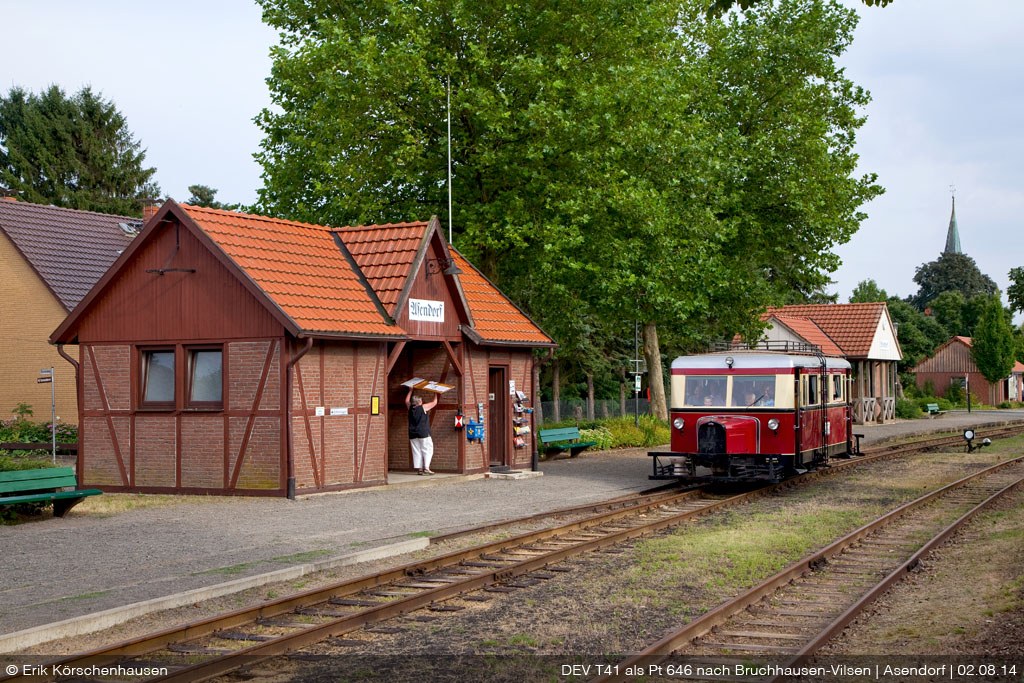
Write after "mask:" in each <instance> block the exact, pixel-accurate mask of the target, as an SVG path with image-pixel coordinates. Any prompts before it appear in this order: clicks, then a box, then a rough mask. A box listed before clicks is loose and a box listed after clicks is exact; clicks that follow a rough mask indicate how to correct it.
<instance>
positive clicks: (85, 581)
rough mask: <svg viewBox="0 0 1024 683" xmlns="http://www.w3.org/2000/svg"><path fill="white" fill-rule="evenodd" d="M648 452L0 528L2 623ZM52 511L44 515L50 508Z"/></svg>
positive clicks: (163, 589)
mask: <svg viewBox="0 0 1024 683" xmlns="http://www.w3.org/2000/svg"><path fill="white" fill-rule="evenodd" d="M1021 421H1024V411H980V412H975V413H973V414H971V415H968V414H967V413H966V412H964V413H958V412H952V413H948V414H946V415H943V416H941V417H938V418H935V419H932V420H914V421H907V422H896V423H892V424H887V425H876V426H863V427H857V431H858V432H859V433H863V434H864V435H865V437H864V440H863V443H864V444H865V445H870V444H873V443H879V442H884V441H887V440H892V439H899V438H906V437H907V436H911V435H914V434H923V433H934V432H944V431H945V432H948V431H960V430H961V429H963V428H964V427H968V426H973V427H982V426H985V425H993V424H1005V423H1008V422H1021ZM650 467H651V465H650V460H649V458H648V457H647V456H646V449H629V450H624V451H618V452H614V453H601V452H592V451H591V452H587V453H586V454H584V455H582V456H580V457H578V458H572V459H562V460H553V461H548V462H543V463H541V470H542V471H543V476H541V477H536V478H528V479H521V480H518V479H497V478H484V477H483V475H476V476H474V477H465V476H460V475H435V476H433V477H422V476H417V475H414V474H405V475H393V476H392V477H391V482H392V483H391V484H389V485H388V486H387V487H379V488H375V489H357V490H352V491H346V492H341V493H332V494H321V495H314V496H305V497H302V498H300V499H299V500H295V501H289V500H286V499H282V498H229V497H214V496H211V497H209V498H207V499H202V500H197V499H195V498H191V499H189V500H190V502H189V503H188V504H183V503H179V502H177V501H176V500H171V501H170V502H166V501H165V502H164V503H163V504H162V506H161V507H154V508H150V509H134V510H128V511H125V512H118V513H115V514H110V515H107V516H100V515H96V514H89V512H88V505H87V503H83V505H82V506H80V507H79V508H76V509H75V510H73V511H72V512H71V513H70V514H69V515H68V516H67V517H65V518H64V519H57V518H52V517H49V516H47V517H44V518H43V519H41V520H38V521H32V522H29V523H26V524H21V525H17V526H7V527H0V557H3V558H4V580H3V582H2V583H0V634H5V633H10V632H13V631H20V630H23V629H27V628H30V627H34V626H39V625H42V624H47V623H51V622H55V621H60V620H64V619H68V618H72V617H76V616H80V615H85V614H91V613H95V612H99V611H102V610H107V609H111V608H115V607H118V606H122V605H127V604H129V603H135V602H141V601H145V600H153V599H156V598H162V597H165V596H169V595H173V594H177V593H182V592H184V591H189V590H195V589H200V588H203V587H209V586H213V585H216V584H221V583H224V582H225V581H228V580H232V579H239V578H244V577H252V576H256V575H260V574H265V573H268V572H271V571H276V570H281V569H283V568H287V567H290V566H297V565H302V564H304V563H308V562H310V561H311V560H318V559H324V558H328V557H335V556H340V555H345V554H347V553H351V552H353V551H355V550H363V549H368V548H373V547H377V546H385V545H389V544H393V543H395V542H397V541H402V540H405V539H410V538H421V537H424V536H428V535H430V534H432V533H440V532H447V531H455V530H458V529H463V528H467V527H471V526H476V525H479V524H484V523H487V522H495V521H500V520H503V519H510V518H513V517H517V516H522V515H526V514H534V513H538V512H544V511H549V510H555V509H558V508H563V507H567V506H571V505H577V504H583V503H588V502H593V501H598V500H604V499H608V498H614V497H617V496H621V495H625V494H627V493H630V492H633V491H639V490H642V489H645V488H649V487H651V486H652V482H651V481H650V480H649V479H648V478H647V476H648V474H649V472H650ZM47 514H48V513H47Z"/></svg>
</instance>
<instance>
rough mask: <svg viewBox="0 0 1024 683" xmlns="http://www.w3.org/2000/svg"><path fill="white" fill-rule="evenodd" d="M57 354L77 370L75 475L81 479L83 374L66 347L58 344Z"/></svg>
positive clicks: (55, 427)
mask: <svg viewBox="0 0 1024 683" xmlns="http://www.w3.org/2000/svg"><path fill="white" fill-rule="evenodd" d="M57 353H59V354H60V357H61V358H63V359H64V360H66V361H67V362H69V363H71V365H72V366H73V367H74V368H75V403H77V404H78V430H79V431H78V453H76V454H75V475H76V476H78V477H80V476H81V474H82V472H83V470H82V431H81V430H82V395H81V387H82V383H81V372H80V366H79V364H78V361H77V360H75V359H74V358H72V357H71V356H69V355H68V354H67V353H65V352H64V345H63V344H57ZM53 428H54V430H56V429H57V425H54V426H53Z"/></svg>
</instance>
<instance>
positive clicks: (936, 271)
mask: <svg viewBox="0 0 1024 683" xmlns="http://www.w3.org/2000/svg"><path fill="white" fill-rule="evenodd" d="M914 282H916V283H917V284H918V290H917V294H915V295H914V296H913V297H911V300H910V303H912V304H913V305H914V306H916V307H917V308H918V310H921V311H923V310H924V309H925V308H927V307H928V304H929V303H930V302H931V301H932V300H933V299H934V298H936V297H937V296H939V295H940V294H942V293H943V292H960V293H961V294H962V295H963V297H964V299H973V298H974V297H976V296H979V295H985V296H988V295H991V294H995V293H997V292H998V291H999V288H998V287H996V283H995V282H993V281H992V278H990V277H989V276H988V275H985V274H984V273H982V272H981V271H980V270H979V269H978V264H976V263H975V262H974V259H973V258H971V257H970V256H968V255H967V254H957V253H952V252H944V253H943V254H941V255H940V256H939V258H937V259H935V260H934V261H930V262H928V263H924V264H921V265H920V266H918V268H917V271H916V273H915V275H914Z"/></svg>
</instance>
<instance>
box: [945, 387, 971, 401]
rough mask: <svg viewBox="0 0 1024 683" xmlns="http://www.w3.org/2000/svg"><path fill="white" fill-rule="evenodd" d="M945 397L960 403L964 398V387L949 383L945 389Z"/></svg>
mask: <svg viewBox="0 0 1024 683" xmlns="http://www.w3.org/2000/svg"><path fill="white" fill-rule="evenodd" d="M946 398H948V399H949V400H950V401H952V402H953V403H960V402H961V401H964V400H965V398H966V396H965V394H964V388H963V387H962V386H960V385H959V384H950V385H949V388H948V389H946Z"/></svg>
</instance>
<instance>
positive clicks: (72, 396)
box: [0, 233, 78, 423]
mask: <svg viewBox="0 0 1024 683" xmlns="http://www.w3.org/2000/svg"><path fill="white" fill-rule="evenodd" d="M66 315H67V312H66V311H65V310H64V308H63V307H62V306H61V305H60V303H59V302H58V301H57V299H56V297H54V295H53V294H52V293H51V292H50V290H49V289H47V288H46V285H44V284H43V281H42V280H40V279H39V276H38V275H37V274H36V272H35V271H34V270H33V269H32V267H31V266H30V265H29V264H28V263H27V262H26V261H25V259H24V258H23V257H22V256H21V254H20V253H18V250H17V249H15V248H14V245H13V244H12V243H11V241H10V240H9V239H8V238H7V236H6V235H4V234H3V233H0V420H8V419H11V418H13V417H14V414H13V413H11V410H12V409H13V408H14V406H16V405H17V404H18V403H20V402H24V403H27V404H29V405H30V406H32V411H33V413H34V415H33V416H32V417H31V418H29V419H31V420H33V421H35V422H49V421H50V385H49V384H38V383H36V378H37V377H39V369H40V368H48V367H50V366H53V371H54V374H55V375H56V382H57V415H58V416H60V418H61V421H62V422H70V423H77V422H78V401H77V396H76V393H75V370H74V368H72V367H71V364H70V363H68V362H67V361H66V360H64V359H63V358H61V357H60V355H59V354H58V353H57V347H55V346H51V345H50V343H49V342H48V341H47V340H48V339H49V337H50V333H51V332H53V331H54V330H55V329H57V326H58V325H60V323H61V321H63V320H64V318H65V316H66ZM67 350H68V352H69V354H68V355H70V356H71V357H72V358H76V357H77V356H78V352H77V348H76V347H70V348H69V349H67Z"/></svg>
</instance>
